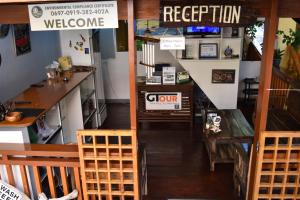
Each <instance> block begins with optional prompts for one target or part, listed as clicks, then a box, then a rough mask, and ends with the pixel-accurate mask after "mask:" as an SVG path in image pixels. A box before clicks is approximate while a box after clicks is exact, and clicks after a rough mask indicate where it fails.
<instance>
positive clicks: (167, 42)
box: [160, 37, 185, 50]
mask: <svg viewBox="0 0 300 200" xmlns="http://www.w3.org/2000/svg"><path fill="white" fill-rule="evenodd" d="M160 49H161V50H172V49H176V50H183V49H185V37H161V38H160Z"/></svg>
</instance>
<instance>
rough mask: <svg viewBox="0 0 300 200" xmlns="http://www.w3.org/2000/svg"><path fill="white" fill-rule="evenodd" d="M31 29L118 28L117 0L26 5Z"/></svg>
mask: <svg viewBox="0 0 300 200" xmlns="http://www.w3.org/2000/svg"><path fill="white" fill-rule="evenodd" d="M28 12H29V18H30V25H31V30H32V31H49V30H71V29H102V28H118V9H117V1H101V2H80V3H56V4H35V5H28Z"/></svg>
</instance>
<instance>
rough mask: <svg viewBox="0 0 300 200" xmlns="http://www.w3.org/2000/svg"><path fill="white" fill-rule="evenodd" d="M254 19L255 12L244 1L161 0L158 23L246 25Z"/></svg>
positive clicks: (177, 25)
mask: <svg viewBox="0 0 300 200" xmlns="http://www.w3.org/2000/svg"><path fill="white" fill-rule="evenodd" d="M255 20H256V17H255V12H254V10H252V9H251V8H249V7H247V6H246V5H245V1H244V2H241V1H228V0H219V1H214V0H211V1H207V0H202V1H193V0H161V1H160V25H161V26H164V27H181V26H191V25H196V26H200V25H202V26H203V25H209V26H231V27H237V26H246V25H249V24H252V23H254V22H255Z"/></svg>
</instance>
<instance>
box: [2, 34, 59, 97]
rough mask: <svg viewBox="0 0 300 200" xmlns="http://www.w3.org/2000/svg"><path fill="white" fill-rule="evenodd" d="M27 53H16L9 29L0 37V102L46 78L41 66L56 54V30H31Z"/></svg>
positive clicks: (57, 44) (43, 68) (57, 52)
mask: <svg viewBox="0 0 300 200" xmlns="http://www.w3.org/2000/svg"><path fill="white" fill-rule="evenodd" d="M30 38H31V52H30V53H27V54H24V55H21V56H16V53H15V49H14V42H13V36H12V31H11V30H10V33H9V35H8V36H7V37H5V38H1V39H0V53H1V56H2V65H1V66H0V102H4V101H6V100H8V99H10V98H12V97H14V96H16V95H17V94H18V93H20V92H21V91H23V90H24V89H26V88H27V87H29V85H30V84H33V83H36V82H39V81H41V80H43V79H45V78H46V71H45V66H46V65H48V64H49V63H50V62H52V60H55V59H57V56H58V55H59V40H58V33H57V32H56V31H53V32H31V33H30Z"/></svg>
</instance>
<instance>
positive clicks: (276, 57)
mask: <svg viewBox="0 0 300 200" xmlns="http://www.w3.org/2000/svg"><path fill="white" fill-rule="evenodd" d="M283 53H284V50H280V49H275V50H274V58H273V66H274V67H277V68H279V65H280V61H281V57H282V56H283Z"/></svg>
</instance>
